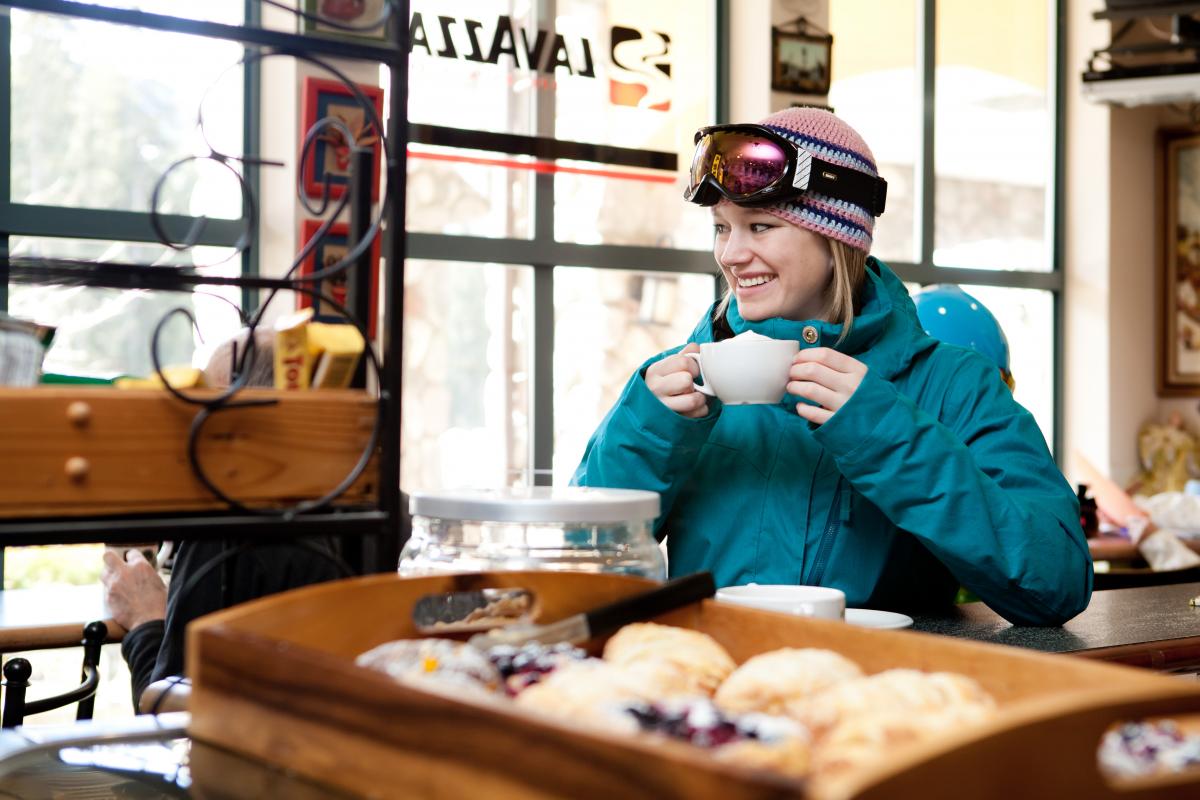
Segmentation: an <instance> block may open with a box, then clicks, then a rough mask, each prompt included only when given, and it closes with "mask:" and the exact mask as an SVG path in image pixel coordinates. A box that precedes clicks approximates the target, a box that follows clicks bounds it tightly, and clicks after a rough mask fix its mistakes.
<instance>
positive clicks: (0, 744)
mask: <svg viewBox="0 0 1200 800" xmlns="http://www.w3.org/2000/svg"><path fill="white" fill-rule="evenodd" d="M187 723H188V715H187V714H186V713H175V714H160V715H159V716H158V717H148V716H141V717H135V718H133V719H130V720H121V721H120V722H90V723H76V724H74V725H64V726H61V727H57V726H56V727H47V728H16V729H13V730H5V731H0V798H3V800H18V799H19V800H64V798H72V799H73V800H99V799H100V798H130V799H131V800H160V799H162V798H204V799H205V800H214V799H218V798H219V799H220V800H243V798H247V799H248V798H261V797H287V798H290V799H292V800H317V799H318V798H344V797H348V795H345V794H343V793H341V792H339V791H337V790H336V789H331V788H329V787H327V786H322V785H319V784H316V783H312V782H311V781H307V780H302V779H300V778H299V777H297V776H295V775H291V774H288V773H286V772H284V771H281V770H277V769H275V768H272V767H268V766H265V765H263V764H260V763H258V762H255V761H251V760H249V759H247V758H245V757H243V756H240V755H237V754H235V753H232V752H229V751H227V750H222V749H220V748H217V747H212V746H210V745H206V744H203V743H200V742H193V741H191V740H190V739H189V738H188V735H187Z"/></svg>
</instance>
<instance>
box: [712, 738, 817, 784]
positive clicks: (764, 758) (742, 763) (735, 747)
mask: <svg viewBox="0 0 1200 800" xmlns="http://www.w3.org/2000/svg"><path fill="white" fill-rule="evenodd" d="M713 757H714V758H715V759H716V760H717V761H723V762H725V763H727V764H734V765H736V766H739V767H746V768H748V769H767V770H771V771H772V772H778V773H780V774H783V775H788V776H790V777H793V778H803V777H804V776H806V775H807V774H808V771H809V766H810V763H811V751H810V748H809V743H808V738H807V737H805V736H791V737H788V738H786V739H780V740H778V741H773V742H760V741H757V740H754V739H746V740H743V741H739V742H731V743H730V744H727V745H725V746H724V747H718V748H717V749H716V750H714V751H713Z"/></svg>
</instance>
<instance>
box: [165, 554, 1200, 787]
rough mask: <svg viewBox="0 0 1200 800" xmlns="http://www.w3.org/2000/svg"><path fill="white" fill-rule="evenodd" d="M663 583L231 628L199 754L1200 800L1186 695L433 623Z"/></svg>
mask: <svg viewBox="0 0 1200 800" xmlns="http://www.w3.org/2000/svg"><path fill="white" fill-rule="evenodd" d="M653 585H654V584H652V583H651V582H649V581H645V580H642V579H638V578H630V577H624V576H617V575H588V574H578V573H561V572H557V573H556V572H496V573H472V574H461V575H442V576H434V577H421V578H400V577H397V576H393V575H382V576H371V577H366V578H357V579H351V580H347V581H339V582H335V583H328V584H323V585H319V586H313V587H308V588H304V589H299V590H296V591H292V592H288V593H286V594H283V595H277V596H275V597H270V598H266V599H263V600H259V601H255V602H253V603H249V604H246V605H243V606H239V607H237V608H234V609H230V610H228V611H224V612H220V613H217V614H213V615H210V616H208V617H205V618H203V619H200V620H197V621H196V622H195V623H193V624H192V625H191V626H190V627H189V629H188V633H187V635H188V672H189V674H190V675H191V676H192V679H193V693H192V701H191V710H192V719H191V723H190V726H191V734H192V735H193V736H194V737H195V738H196V739H197V740H201V741H204V742H208V743H211V744H215V745H218V746H220V747H224V748H228V749H231V750H234V751H237V752H240V753H243V754H246V755H248V756H250V757H252V758H254V759H256V760H260V761H263V762H266V763H269V764H273V765H276V766H279V767H282V768H285V769H288V770H292V771H295V772H297V773H300V774H302V775H304V776H306V777H307V778H310V779H312V780H315V781H317V782H319V783H322V784H324V785H327V786H329V787H330V788H331V789H336V790H338V791H341V792H348V793H350V794H353V795H359V796H364V797H365V796H369V797H425V798H461V797H488V798H551V797H566V798H611V797H622V798H642V797H644V798H651V797H653V798H697V797H721V798H767V797H771V798H778V797H798V798H800V797H812V798H897V797H920V798H929V797H942V796H946V797H950V796H953V797H956V798H959V797H972V798H976V799H978V798H993V797H994V798H1001V797H1003V798H1010V797H1013V796H1021V795H1022V794H1023V795H1024V796H1029V797H1035V796H1036V797H1088V798H1108V797H1112V798H1115V797H1121V798H1143V797H1197V796H1200V688H1198V687H1197V685H1196V684H1195V683H1194V682H1190V681H1186V680H1182V679H1180V678H1177V677H1167V676H1162V675H1157V674H1155V673H1151V672H1148V671H1142V670H1137V669H1133V668H1129V667H1121V666H1115V665H1108V664H1102V663H1096V662H1094V661H1090V660H1086V659H1079V658H1073V657H1070V656H1058V655H1046V654H1041V653H1034V652H1030V651H1024V650H1020V649H1016V648H1011V647H1004V646H999V645H989V644H982V643H978V642H970V641H963V640H956V639H952V638H948V637H942V636H937V635H932V634H923V633H917V632H912V631H890V630H871V629H865V628H860V627H857V626H851V625H847V624H845V623H842V622H838V621H831V620H821V619H810V618H805V617H796V616H789V615H785V614H779V613H775V612H770V611H759V610H756V609H751V608H746V607H742V606H734V605H730V604H726V603H720V602H717V601H715V600H703V601H701V602H698V603H693V604H691V605H687V606H684V607H682V608H680V609H679V610H676V611H673V612H670V613H667V614H663V615H660V616H658V617H656V618H654V619H652V620H646V621H643V622H637V623H632V624H629V625H626V626H624V627H622V628H620V629H619V630H617V631H616V632H615V633H614V634H612V635H611V636H608V637H604V638H602V639H595V640H592V641H588V642H586V643H582V644H581V645H579V646H574V645H572V644H566V643H558V644H537V643H534V644H524V645H501V646H488V645H486V643H481V642H480V640H479V639H478V638H477V639H475V640H473V641H472V640H469V639H468V635H467V634H455V633H450V632H445V633H441V632H438V631H435V632H433V633H432V634H430V633H428V632H426V633H422V632H421V630H424V631H428V629H427V628H422V629H420V630H418V628H417V626H416V625H415V624H414V622H413V614H412V612H413V609H414V606H416V605H417V601H418V600H419V599H421V598H424V597H428V596H430V595H440V594H442V593H447V592H471V591H476V590H480V589H484V588H500V589H503V588H515V587H519V588H524V589H527V590H529V591H530V592H531V593H532V595H533V598H534V602H533V604H532V612H533V614H534V615H535V617H536V620H537V621H538V622H543V623H545V622H553V621H557V620H561V619H565V618H567V617H569V616H570V615H573V614H578V613H580V612H584V611H588V610H589V609H593V608H596V607H598V606H602V605H604V604H606V603H610V602H612V601H615V600H618V599H621V598H625V597H630V596H632V595H635V594H637V593H639V592H644V591H646V589H647V588H648V587H651V586H653ZM476 621H478V620H476ZM476 627H477V626H476Z"/></svg>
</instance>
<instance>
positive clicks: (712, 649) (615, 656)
mask: <svg viewBox="0 0 1200 800" xmlns="http://www.w3.org/2000/svg"><path fill="white" fill-rule="evenodd" d="M604 660H605V661H607V662H608V663H610V664H613V665H614V666H619V667H632V666H635V665H636V666H640V667H642V668H653V669H655V670H656V671H658V672H659V674H660V676H661V678H662V680H663V686H662V689H663V693H662V694H661V695H660V697H664V698H665V697H680V696H688V695H706V696H709V697H711V696H712V693H713V692H714V691H716V689H717V687H718V686H720V685H721V682H722V681H724V680H725V678H727V677H728V676H729V674H730V673H731V672H733V670H734V669H735V668H736V667H737V664H736V663H735V662H734V660H733V659H732V658H731V657H730V655H729V653H727V652H725V648H724V647H721V645H719V644H718V643H717V642H716V640H715V639H713V638H712V637H711V636H709V635H708V634H705V633H700V632H699V631H693V630H688V629H687V628H676V627H674V626H671V625H658V624H655V623H653V622H639V623H634V624H632V625H626V626H625V627H624V628H621V630H619V631H617V632H616V634H615V635H613V637H612V638H611V639H609V640H608V643H607V644H606V645H605V646H604Z"/></svg>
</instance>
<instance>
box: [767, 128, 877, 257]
mask: <svg viewBox="0 0 1200 800" xmlns="http://www.w3.org/2000/svg"><path fill="white" fill-rule="evenodd" d="M758 124H760V125H763V126H766V127H768V128H770V129H771V130H773V131H775V132H776V133H778V134H780V135H781V136H783V137H785V138H787V139H789V140H791V141H793V142H795V143H796V144H798V145H800V146H801V147H803V148H804V149H805V150H807V151H809V152H810V153H812V154H813V155H814V156H817V157H818V158H823V159H825V160H826V161H830V162H832V163H834V164H839V165H841V166H844V167H849V168H851V169H856V170H859V171H860V172H865V173H867V174H868V175H871V176H875V177H877V176H878V175H879V171H878V170H877V169H876V168H875V156H873V155H872V154H871V148H869V147H867V143H866V142H864V141H863V138H862V137H861V136H859V135H858V131H856V130H854V129H853V128H851V127H850V126H849V125H847V124H846V123H845V122H843V121H842V120H840V119H838V118H837V117H836V116H834V115H833V114H831V113H829V112H828V111H825V110H823V109H820V108H788V109H784V110H783V111H777V112H775V113H774V114H772V115H771V116H769V117H767V118H766V119H764V120H762V121H761V122H759V123H758ZM763 210H764V211H766V212H768V213H770V214H774V215H775V216H777V217H779V218H780V219H784V220H787V221H788V222H790V223H792V224H793V225H799V226H800V227H802V228H808V229H809V230H810V231H815V232H816V233H819V234H821V235H822V236H828V237H829V238H830V239H837V240H838V241H840V242H845V243H846V244H848V245H850V246H851V247H854V248H857V249H859V250H862V251H863V252H864V253H869V252H870V251H871V235H872V233H873V232H874V230H875V217H873V216H871V213H870V212H869V211H867V209H865V208H863V207H862V206H860V205H856V204H854V203H847V202H846V201H845V200H835V199H834V198H832V197H829V196H828V195H823V194H817V193H815V192H806V193H804V194H802V195H800V196H798V197H795V198H793V199H791V200H788V201H785V202H782V203H775V204H774V205H769V206H764V207H763Z"/></svg>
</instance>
